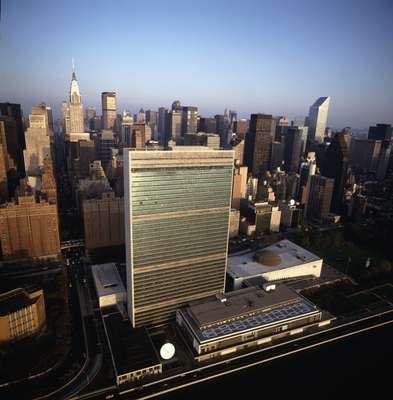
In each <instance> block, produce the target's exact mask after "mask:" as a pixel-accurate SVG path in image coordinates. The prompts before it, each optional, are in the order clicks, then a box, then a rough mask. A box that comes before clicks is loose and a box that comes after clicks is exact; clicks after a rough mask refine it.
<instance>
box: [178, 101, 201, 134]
mask: <svg viewBox="0 0 393 400" xmlns="http://www.w3.org/2000/svg"><path fill="white" fill-rule="evenodd" d="M197 122H198V107H191V106H183V107H182V109H181V135H182V136H184V134H185V133H196V132H197Z"/></svg>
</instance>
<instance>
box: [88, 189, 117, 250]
mask: <svg viewBox="0 0 393 400" xmlns="http://www.w3.org/2000/svg"><path fill="white" fill-rule="evenodd" d="M82 210H83V226H84V238H85V245H86V248H87V249H89V250H90V249H97V248H102V247H114V246H121V245H124V201H123V198H120V197H115V194H114V193H113V192H106V193H102V194H101V196H100V197H99V198H95V199H88V200H83V202H82Z"/></svg>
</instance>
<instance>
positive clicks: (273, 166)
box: [270, 138, 285, 171]
mask: <svg viewBox="0 0 393 400" xmlns="http://www.w3.org/2000/svg"><path fill="white" fill-rule="evenodd" d="M284 140H285V139H284V138H282V140H281V142H272V151H271V157H270V171H276V170H277V169H278V168H280V169H281V168H282V167H283V161H284Z"/></svg>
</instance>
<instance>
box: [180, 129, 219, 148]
mask: <svg viewBox="0 0 393 400" xmlns="http://www.w3.org/2000/svg"><path fill="white" fill-rule="evenodd" d="M184 145H185V146H207V147H209V149H212V150H219V149H220V137H219V136H218V135H216V134H215V133H205V132H198V133H186V134H185V135H184Z"/></svg>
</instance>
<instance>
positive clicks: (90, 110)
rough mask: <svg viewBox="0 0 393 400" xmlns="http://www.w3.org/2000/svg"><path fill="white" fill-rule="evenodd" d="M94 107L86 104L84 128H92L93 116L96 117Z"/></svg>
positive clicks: (91, 129)
mask: <svg viewBox="0 0 393 400" xmlns="http://www.w3.org/2000/svg"><path fill="white" fill-rule="evenodd" d="M96 114H97V112H96V108H95V107H94V106H88V107H87V108H86V115H85V129H86V130H89V131H93V130H94V118H95V117H96Z"/></svg>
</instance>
